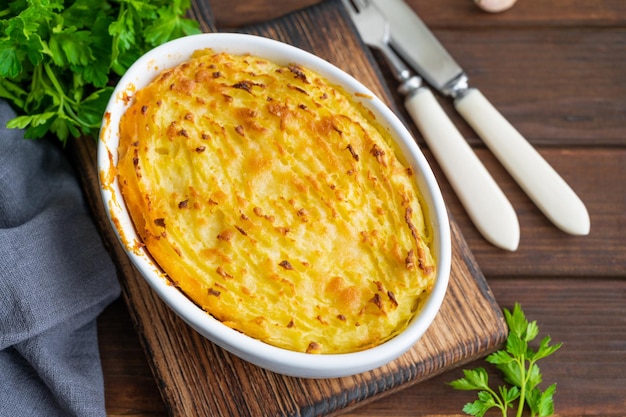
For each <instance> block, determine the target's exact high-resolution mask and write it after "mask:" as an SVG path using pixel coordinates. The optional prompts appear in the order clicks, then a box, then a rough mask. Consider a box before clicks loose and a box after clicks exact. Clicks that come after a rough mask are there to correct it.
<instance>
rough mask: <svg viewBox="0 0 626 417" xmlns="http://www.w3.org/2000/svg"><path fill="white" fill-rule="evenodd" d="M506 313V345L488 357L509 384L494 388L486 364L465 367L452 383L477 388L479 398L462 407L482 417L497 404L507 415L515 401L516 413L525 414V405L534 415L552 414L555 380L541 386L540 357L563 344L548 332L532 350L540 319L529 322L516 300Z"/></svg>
mask: <svg viewBox="0 0 626 417" xmlns="http://www.w3.org/2000/svg"><path fill="white" fill-rule="evenodd" d="M504 316H505V319H506V322H507V324H508V326H509V335H508V338H507V341H506V346H505V347H504V349H502V350H498V351H496V352H494V353H492V354H491V355H489V356H487V357H486V358H485V360H486V361H487V362H488V363H491V364H493V365H495V366H496V368H498V369H499V370H500V371H501V372H502V374H503V376H504V381H505V382H506V383H507V384H510V386H500V387H498V388H497V391H496V390H494V389H492V388H491V387H490V386H489V379H488V374H487V371H486V370H485V369H484V368H476V369H473V370H464V371H463V373H464V377H463V378H460V379H457V380H455V381H452V382H451V383H450V385H451V386H452V387H453V388H455V389H458V390H464V391H471V390H476V391H478V399H477V400H476V401H474V402H472V403H468V404H466V405H465V407H463V411H464V412H465V413H467V414H469V415H472V416H478V417H482V416H484V415H485V413H486V412H487V411H488V410H489V409H491V408H493V407H496V408H498V409H500V411H501V412H502V416H503V417H507V416H508V412H509V410H512V409H515V406H516V402H517V412H516V416H517V417H520V416H522V413H523V411H524V408H525V406H526V407H528V409H529V410H530V415H531V417H547V416H551V415H553V414H554V401H553V396H554V393H555V392H556V384H552V385H550V386H549V387H548V388H546V389H545V390H544V391H542V390H541V389H540V388H539V384H540V383H541V382H542V375H541V371H540V370H539V367H538V366H537V361H539V360H540V359H543V358H545V357H547V356H550V355H552V354H553V353H554V352H556V351H557V350H558V349H559V348H560V347H561V345H562V344H561V343H558V344H556V345H550V342H551V339H550V337H549V336H546V337H544V338H543V339H542V340H541V342H540V343H539V346H538V347H537V349H536V350H533V348H531V347H530V345H529V343H530V342H531V341H533V340H534V339H535V338H536V337H537V335H538V334H539V327H538V326H537V322H535V321H533V322H529V321H528V320H527V319H526V316H525V314H524V312H523V311H522V308H521V306H520V305H519V304H517V303H516V304H515V306H514V308H513V311H512V312H511V311H509V310H507V309H504Z"/></svg>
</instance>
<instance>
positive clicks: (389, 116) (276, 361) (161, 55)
mask: <svg viewBox="0 0 626 417" xmlns="http://www.w3.org/2000/svg"><path fill="white" fill-rule="evenodd" d="M204 48H211V49H213V50H215V51H225V52H229V53H233V54H243V53H250V54H252V55H254V56H259V57H262V58H265V59H268V60H270V61H274V62H277V63H281V64H291V63H297V64H299V65H302V66H303V67H306V68H309V69H311V70H313V71H315V72H317V73H318V74H320V75H321V76H323V77H324V78H326V79H327V80H329V81H330V82H332V83H334V84H336V85H340V86H342V88H343V89H344V90H345V91H346V92H348V93H352V94H353V98H355V99H356V100H357V101H359V102H361V103H363V105H364V106H365V107H366V108H368V109H369V110H370V111H372V112H373V113H374V115H375V116H376V119H377V121H378V122H379V123H380V124H381V125H382V126H383V127H384V128H385V129H388V130H389V131H390V132H391V133H392V135H391V136H393V137H394V139H395V141H396V144H397V145H398V147H399V149H400V151H401V152H402V154H403V156H404V158H405V160H406V162H408V163H409V164H410V165H411V167H412V168H413V170H414V172H416V175H415V178H416V180H417V185H418V187H419V189H420V192H421V195H422V197H423V199H424V200H425V203H424V205H425V206H426V207H427V216H428V220H429V223H430V224H429V227H430V228H431V231H432V233H433V234H434V240H433V245H432V246H433V250H434V255H435V258H436V262H437V276H436V280H435V284H434V287H433V289H432V291H431V293H430V295H429V297H428V298H427V300H426V301H425V303H424V304H423V306H422V308H421V310H420V311H419V313H418V314H417V315H416V316H415V317H414V318H413V319H412V321H411V323H410V324H409V326H408V327H407V328H406V329H405V330H403V331H402V332H401V333H399V334H398V335H396V336H394V337H393V338H392V339H390V340H388V341H386V342H384V343H382V344H380V345H378V346H375V347H373V348H369V349H366V350H363V351H358V352H353V353H340V354H307V353H302V352H295V351H290V350H287V349H283V348H279V347H276V346H272V345H269V344H267V343H264V342H262V341H260V340H257V339H254V338H253V337H250V336H247V335H245V334H243V333H241V332H239V331H237V330H234V329H232V328H230V327H228V326H226V325H225V324H223V323H221V322H220V321H219V320H217V319H215V318H214V317H213V316H211V315H210V314H209V313H207V312H205V311H204V310H202V309H201V308H199V307H198V306H197V305H196V304H194V303H193V301H191V300H190V299H189V298H187V296H186V295H184V294H183V293H182V292H181V291H180V290H178V289H177V288H176V287H174V286H173V285H172V284H171V282H170V281H169V279H168V278H167V277H166V276H165V274H164V273H163V272H162V271H161V270H160V269H159V268H158V266H157V265H156V264H155V262H154V261H153V260H152V258H151V257H150V256H149V255H148V254H147V252H146V251H145V250H144V249H137V247H136V246H137V245H136V244H135V242H140V239H139V237H138V235H137V233H136V231H135V229H134V226H133V223H132V221H131V220H130V217H129V215H128V213H127V211H126V209H125V206H124V203H123V198H122V197H121V194H120V192H119V186H118V184H117V178H116V177H115V178H113V180H112V181H111V176H110V173H111V172H115V171H114V167H115V165H116V164H117V144H118V142H119V134H118V133H117V128H118V123H119V119H120V117H121V116H122V114H123V113H124V111H125V110H126V108H128V106H129V105H130V103H131V102H132V96H133V93H134V92H135V91H138V90H139V89H141V88H143V87H144V86H145V85H146V84H147V83H148V82H149V81H151V80H152V79H153V78H154V77H155V76H156V75H157V74H159V73H160V72H161V71H163V70H164V69H167V68H170V67H173V66H175V65H177V64H179V63H182V62H184V61H186V60H187V59H189V57H190V55H191V54H192V53H193V52H194V51H196V50H199V49H204ZM355 93H358V94H355ZM97 148H98V149H97V165H98V172H99V176H98V177H99V180H100V191H101V195H102V198H103V203H104V205H105V209H106V213H107V216H108V218H109V221H110V222H111V224H112V226H113V230H114V232H115V234H116V236H117V238H118V240H119V241H120V243H121V244H122V246H123V248H124V249H125V251H126V253H127V254H128V255H129V257H130V260H131V262H132V263H133V265H134V266H135V267H136V268H137V269H138V271H139V272H140V273H141V275H142V277H143V278H144V279H145V280H146V281H147V282H148V284H149V285H150V287H151V288H152V289H153V290H154V291H155V292H156V293H157V295H158V296H159V297H160V298H161V299H162V300H163V301H164V302H165V303H166V304H167V306H168V307H169V308H170V309H172V310H173V311H174V312H175V313H176V314H177V315H178V316H179V317H180V318H182V319H183V320H184V321H185V322H186V323H188V324H189V325H190V326H191V327H192V328H194V329H195V330H196V331H197V332H199V333H200V334H201V335H202V336H204V337H205V338H207V339H208V340H210V341H211V342H213V343H215V344H217V345H219V346H221V347H222V348H224V349H226V350H227V351H229V352H231V353H233V354H234V355H236V356H238V357H240V358H242V359H244V360H246V361H248V362H251V363H253V364H255V365H257V366H260V367H262V368H265V369H268V370H270V371H273V372H277V373H280V374H283V375H288V376H295V377H304V378H335V377H343V376H349V375H354V374H358V373H362V372H365V371H369V370H372V369H375V368H378V367H380V366H382V365H385V364H387V363H389V362H391V361H393V360H394V359H396V358H397V357H399V356H401V355H402V354H404V353H406V352H407V351H408V350H409V349H410V348H411V346H412V345H413V344H414V343H415V342H417V341H418V340H419V339H420V338H421V337H422V335H423V334H424V333H425V332H426V330H427V329H428V328H429V327H430V325H431V324H432V321H433V320H434V318H435V316H436V315H437V313H438V311H439V309H440V307H441V304H442V302H443V300H444V297H445V294H446V292H447V287H448V283H449V276H450V269H451V238H450V227H449V220H448V215H447V209H446V207H445V203H444V200H443V197H442V195H441V190H440V188H439V186H438V184H437V181H436V179H435V176H434V174H433V172H432V170H431V168H430V165H429V164H428V162H427V160H426V158H425V157H424V155H423V154H422V152H421V150H420V149H419V147H418V145H417V143H416V142H415V140H414V138H413V136H412V135H411V134H410V132H409V131H408V130H407V128H406V127H405V126H404V124H403V123H402V122H401V121H400V119H399V118H398V117H397V116H396V115H395V114H394V113H393V112H392V111H391V109H389V107H387V105H386V104H384V103H383V102H382V101H381V100H380V99H379V98H378V97H377V96H376V94H374V93H373V92H372V91H371V90H370V89H369V88H367V87H366V86H364V85H363V84H362V83H361V82H359V81H358V80H356V79H355V78H354V77H352V76H351V75H349V74H348V73H346V72H345V71H343V70H341V69H340V68H338V67H336V66H335V65H333V64H331V63H330V62H328V61H326V60H324V59H322V58H320V57H318V56H316V55H314V54H312V53H310V52H307V51H304V50H303V49H300V48H297V47H295V46H292V45H289V44H286V43H283V42H280V41H276V40H273V39H269V38H265V37H261V36H257V35H248V34H240V33H204V34H198V35H190V36H186V37H182V38H178V39H176V40H173V41H170V42H167V43H165V44H162V45H160V46H158V47H156V48H154V49H152V50H151V51H149V52H147V53H146V54H144V55H143V56H142V57H140V58H139V59H138V60H137V61H136V62H135V63H134V64H133V65H132V66H131V67H130V68H129V70H128V71H127V72H126V73H125V74H124V75H123V76H122V77H121V79H120V81H119V82H118V84H117V86H116V87H115V89H114V91H113V95H112V96H111V99H110V101H109V103H108V105H107V108H106V112H105V117H104V121H103V126H102V128H101V130H100V135H99V140H98V147H97ZM112 170H113V171H112ZM119 227H121V230H120V229H119Z"/></svg>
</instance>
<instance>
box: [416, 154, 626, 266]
mask: <svg viewBox="0 0 626 417" xmlns="http://www.w3.org/2000/svg"><path fill="white" fill-rule="evenodd" d="M476 151H477V152H476V153H477V155H478V157H479V158H480V159H481V160H482V161H483V163H484V164H485V166H486V167H487V170H488V171H489V172H490V173H491V174H492V176H493V177H494V178H495V179H496V181H497V182H498V184H499V185H500V186H501V187H502V190H503V191H504V193H505V194H506V195H507V196H508V197H509V199H510V201H511V204H512V205H513V207H514V208H515V210H516V212H517V214H518V217H519V222H520V228H521V236H520V246H519V248H518V250H517V251H516V252H505V251H502V250H500V249H497V248H496V247H494V246H492V245H490V244H489V243H488V242H486V241H485V240H484V239H483V238H482V236H481V235H480V234H479V233H478V231H477V230H476V228H475V227H474V225H473V224H472V223H471V221H470V219H469V217H468V216H467V214H466V213H465V212H464V210H463V208H462V206H461V205H460V202H459V201H458V199H457V197H456V195H455V194H454V192H453V191H452V189H451V187H450V185H449V184H448V183H447V181H446V180H445V177H444V176H443V173H442V172H441V170H440V169H439V167H438V166H437V164H436V161H434V159H433V158H432V155H431V154H430V153H429V152H428V151H426V152H425V153H426V157H427V158H428V159H429V160H430V161H431V163H432V166H433V170H434V171H435V175H436V176H437V178H438V179H439V183H440V186H441V188H442V190H443V194H444V200H445V201H446V203H447V205H448V207H449V210H450V211H451V213H452V215H453V217H454V218H455V219H456V221H457V223H458V225H459V227H460V229H461V231H462V233H463V236H464V237H465V239H466V240H467V242H468V245H469V247H470V249H471V250H472V253H473V254H474V256H475V258H476V260H477V262H478V264H479V265H480V266H481V269H482V271H483V272H484V274H485V275H486V276H487V277H488V278H492V277H508V278H515V277H527V276H538V277H542V276H552V277H555V276H579V277H625V276H626V238H625V237H624V236H626V216H625V215H624V214H625V213H626V149H624V148H556V149H554V148H543V147H542V148H538V151H539V152H540V153H541V154H542V155H543V157H544V158H545V159H546V160H547V161H548V162H550V163H551V164H552V166H553V167H554V168H555V169H556V170H557V171H558V172H559V173H560V174H561V175H562V176H563V178H564V179H565V180H566V181H567V182H568V183H569V184H570V186H571V187H572V188H573V189H574V190H575V191H576V193H577V194H578V195H579V197H580V198H581V199H582V200H583V201H584V203H585V204H586V206H587V210H588V211H589V216H590V218H591V232H590V234H589V235H587V236H571V235H568V234H566V233H564V232H562V231H561V230H559V229H557V228H556V227H555V226H554V225H553V224H552V223H551V222H550V221H549V220H548V219H547V218H546V217H545V216H544V215H543V214H542V213H541V212H540V211H539V209H538V208H537V207H536V206H535V205H534V203H533V202H532V201H531V200H530V199H529V198H528V197H527V196H526V194H524V193H523V192H522V190H521V188H520V187H519V186H518V185H517V184H516V183H515V182H514V180H513V178H512V177H511V176H510V175H509V174H508V173H507V172H506V171H505V169H504V168H503V167H502V165H500V163H499V162H498V161H497V160H496V159H495V157H494V156H493V155H492V154H491V153H490V152H488V151H487V150H485V149H477V150H476Z"/></svg>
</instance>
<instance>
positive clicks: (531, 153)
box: [370, 0, 590, 235]
mask: <svg viewBox="0 0 626 417" xmlns="http://www.w3.org/2000/svg"><path fill="white" fill-rule="evenodd" d="M370 1H372V2H374V3H375V4H377V5H378V6H379V7H380V8H381V12H382V13H383V14H384V16H385V17H386V18H387V20H388V21H389V22H390V25H391V26H390V46H391V47H392V48H393V49H394V50H395V51H397V53H398V55H399V56H400V57H402V58H403V59H404V61H406V63H408V64H409V66H411V67H412V68H414V69H415V71H417V72H418V73H419V74H420V75H421V76H422V77H424V79H425V80H426V82H427V83H428V84H430V86H432V87H433V88H435V89H436V90H438V91H439V92H440V93H442V94H443V95H445V96H448V97H451V98H452V99H453V100H454V106H455V108H456V110H457V111H458V112H459V113H460V114H461V116H462V117H463V118H464V119H465V120H466V121H467V122H468V123H469V125H470V126H471V127H472V128H473V129H474V130H475V131H476V133H477V134H478V135H479V136H480V137H481V139H482V140H483V142H484V143H485V144H486V145H487V147H488V148H489V149H490V150H491V152H492V153H493V154H494V155H495V156H496V158H497V159H498V160H499V161H500V163H501V164H502V165H503V166H504V167H505V168H506V169H507V171H508V172H509V173H510V174H511V176H512V177H513V178H514V179H515V181H516V182H517V183H518V184H519V185H520V187H521V188H522V189H523V190H524V192H526V194H527V195H528V196H529V197H530V199H531V200H532V201H533V202H534V203H535V204H536V205H537V207H538V208H539V209H540V210H541V211H542V212H543V213H544V215H545V216H546V217H547V218H548V219H550V220H551V221H552V222H553V223H554V224H555V225H556V226H557V227H558V228H560V229H561V230H563V231H565V232H567V233H569V234H572V235H586V234H588V233H589V229H590V220H589V213H588V212H587V208H586V207H585V205H584V203H583V202H582V201H581V200H580V198H579V197H578V196H577V195H576V193H575V192H574V191H573V190H572V189H571V188H570V186H569V185H568V184H567V183H566V182H565V180H563V178H561V176H560V175H559V174H558V173H557V172H556V171H555V170H554V168H553V167H552V166H551V165H550V164H549V163H548V162H547V161H546V160H545V159H544V158H543V157H542V156H541V155H540V154H539V152H537V150H536V149H535V148H534V147H533V146H532V145H531V144H530V143H529V142H528V141H527V140H526V139H525V138H524V137H523V136H522V135H521V134H520V133H519V132H518V131H517V130H516V129H515V127H513V125H511V123H509V122H508V121H507V120H506V119H505V118H504V116H502V114H500V112H499V111H498V110H497V109H496V108H495V107H494V106H493V105H492V104H491V103H490V102H489V100H488V99H487V98H486V97H485V96H484V95H483V94H482V93H481V92H480V91H479V90H478V89H477V88H471V87H470V86H469V84H468V77H467V75H466V74H465V72H464V71H463V69H462V68H461V67H460V66H459V65H458V64H457V63H456V61H455V60H454V59H453V58H452V57H451V56H450V55H449V54H448V52H447V51H446V50H445V48H444V47H443V46H442V45H441V43H440V42H439V41H438V40H437V39H436V38H435V36H434V35H433V34H432V33H431V31H430V30H429V29H428V27H427V26H426V25H425V24H424V23H423V22H422V21H421V20H420V18H419V17H418V16H417V14H416V13H415V12H414V11H413V9H412V8H411V7H409V6H408V5H407V4H406V3H405V2H404V1H402V0H370Z"/></svg>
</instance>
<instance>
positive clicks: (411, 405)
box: [346, 276, 626, 417]
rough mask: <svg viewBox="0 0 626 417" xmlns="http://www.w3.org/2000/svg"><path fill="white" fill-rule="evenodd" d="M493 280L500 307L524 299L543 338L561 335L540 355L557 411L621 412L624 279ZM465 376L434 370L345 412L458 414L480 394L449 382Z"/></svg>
mask: <svg viewBox="0 0 626 417" xmlns="http://www.w3.org/2000/svg"><path fill="white" fill-rule="evenodd" d="M489 283H490V285H491V287H492V289H493V291H494V293H495V295H496V298H497V299H498V302H500V304H501V305H502V306H503V307H506V308H512V307H513V305H514V303H515V302H519V303H521V305H522V307H523V309H524V312H525V313H526V315H527V317H528V318H529V319H531V320H537V324H538V326H539V330H540V334H539V337H540V338H541V337H544V336H547V335H550V336H551V337H552V341H553V342H562V343H563V347H562V348H561V349H560V350H559V351H557V352H556V353H555V354H554V355H553V356H550V357H548V358H546V359H544V360H542V361H540V362H539V366H540V368H541V371H542V373H543V375H544V381H546V382H548V383H553V382H554V383H556V384H557V391H556V395H555V404H556V410H555V411H556V415H557V416H582V415H585V416H602V417H618V416H623V415H624V410H625V409H626V373H625V372H624V371H625V370H626V319H625V316H624V313H625V312H626V280H624V279H608V278H607V279H598V280H582V279H578V278H570V277H561V278H550V277H540V276H534V277H532V278H525V279H515V280H511V279H506V278H504V279H491V280H489ZM600 305H601V306H602V308H598V306H600ZM601 323H602V324H601ZM477 366H482V367H485V368H486V369H487V370H488V372H489V378H490V380H491V381H492V383H493V384H494V386H495V384H502V379H501V378H500V375H499V373H498V372H497V371H496V370H495V369H494V368H493V366H491V365H490V364H488V363H486V362H485V361H484V360H479V361H476V362H474V363H472V364H471V365H470V367H472V368H473V367H477ZM461 376H462V372H461V370H460V369H457V370H454V371H452V372H449V373H446V374H444V375H441V376H437V377H435V378H433V379H431V380H429V381H428V382H425V383H423V384H419V385H416V386H414V387H411V388H409V389H407V390H404V391H402V393H399V394H394V395H391V396H389V397H385V398H384V399H381V400H380V401H376V402H375V403H373V404H369V405H366V406H364V407H363V408H359V409H357V410H354V411H352V412H350V413H347V414H346V417H366V416H368V417H369V416H377V417H391V416H395V417H398V416H413V417H426V416H435V415H437V416H457V415H458V416H460V415H461V414H460V409H461V407H462V405H463V404H465V403H466V402H470V401H474V400H475V398H476V394H475V393H473V392H461V391H451V389H450V387H449V386H447V385H446V383H448V382H450V381H452V380H454V379H456V378H460V377H461ZM452 397H453V398H454V400H451V398H452ZM424 410H428V411H424ZM498 415H499V414H498V413H491V414H488V416H498Z"/></svg>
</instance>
